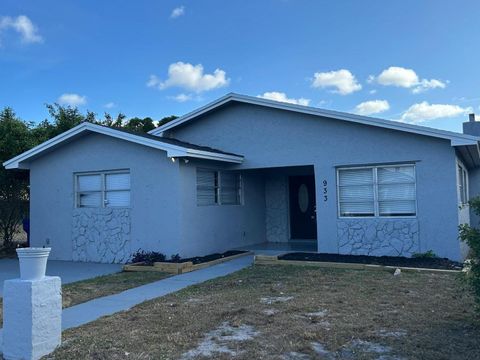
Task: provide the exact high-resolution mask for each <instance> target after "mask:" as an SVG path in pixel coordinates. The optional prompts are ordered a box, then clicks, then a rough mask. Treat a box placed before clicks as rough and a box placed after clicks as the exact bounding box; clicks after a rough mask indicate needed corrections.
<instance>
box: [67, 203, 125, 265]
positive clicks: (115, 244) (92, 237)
mask: <svg viewBox="0 0 480 360" xmlns="http://www.w3.org/2000/svg"><path fill="white" fill-rule="evenodd" d="M72 254H73V255H72V258H73V261H90V262H101V263H124V262H127V261H128V260H129V258H130V256H131V239H130V210H129V209H112V208H105V209H102V208H94V209H93V208H92V209H88V208H83V209H74V212H73V226H72Z"/></svg>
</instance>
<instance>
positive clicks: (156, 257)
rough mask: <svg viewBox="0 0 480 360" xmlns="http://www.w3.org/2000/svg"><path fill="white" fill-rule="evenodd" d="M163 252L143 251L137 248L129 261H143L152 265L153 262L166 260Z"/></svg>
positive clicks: (133, 262)
mask: <svg viewBox="0 0 480 360" xmlns="http://www.w3.org/2000/svg"><path fill="white" fill-rule="evenodd" d="M166 258H167V257H166V256H165V254H162V253H160V252H156V251H145V250H137V252H135V253H134V254H133V255H132V258H131V260H130V263H132V264H135V263H141V262H142V263H145V264H146V265H153V263H155V262H164V261H165V260H166Z"/></svg>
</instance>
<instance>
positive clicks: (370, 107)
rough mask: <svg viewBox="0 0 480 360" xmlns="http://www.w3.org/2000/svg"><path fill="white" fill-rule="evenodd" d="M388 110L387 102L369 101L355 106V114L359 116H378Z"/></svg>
mask: <svg viewBox="0 0 480 360" xmlns="http://www.w3.org/2000/svg"><path fill="white" fill-rule="evenodd" d="M388 109H390V104H389V103H388V101H387V100H370V101H365V102H362V103H360V104H358V105H357V106H355V110H354V111H355V113H357V114H359V115H372V114H378V113H381V112H384V111H387V110H388Z"/></svg>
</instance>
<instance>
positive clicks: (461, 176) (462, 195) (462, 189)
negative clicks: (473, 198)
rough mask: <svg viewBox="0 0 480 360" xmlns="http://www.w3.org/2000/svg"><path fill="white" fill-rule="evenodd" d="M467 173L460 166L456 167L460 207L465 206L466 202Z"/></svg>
mask: <svg viewBox="0 0 480 360" xmlns="http://www.w3.org/2000/svg"><path fill="white" fill-rule="evenodd" d="M467 182H468V173H467V170H465V168H464V167H463V166H461V165H458V192H459V201H460V205H465V204H466V203H467V202H468V186H467Z"/></svg>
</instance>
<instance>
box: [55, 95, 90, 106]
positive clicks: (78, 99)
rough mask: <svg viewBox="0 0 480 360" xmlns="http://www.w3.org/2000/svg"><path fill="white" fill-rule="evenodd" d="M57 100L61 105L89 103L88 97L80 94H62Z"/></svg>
mask: <svg viewBox="0 0 480 360" xmlns="http://www.w3.org/2000/svg"><path fill="white" fill-rule="evenodd" d="M57 102H58V103H59V104H60V105H68V106H80V105H85V104H86V103H87V97H86V96H81V95H78V94H68V93H66V94H62V95H60V97H59V98H58V100H57Z"/></svg>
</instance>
